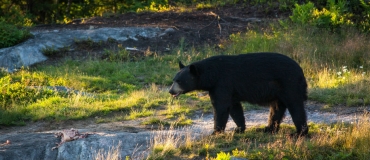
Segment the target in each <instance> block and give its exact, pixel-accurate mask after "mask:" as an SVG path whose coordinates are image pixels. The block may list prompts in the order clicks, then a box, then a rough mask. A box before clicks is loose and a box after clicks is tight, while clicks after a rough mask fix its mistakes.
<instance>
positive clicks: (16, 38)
mask: <svg viewBox="0 0 370 160" xmlns="http://www.w3.org/2000/svg"><path fill="white" fill-rule="evenodd" d="M31 36H32V34H31V33H30V32H29V31H28V30H27V29H19V28H18V27H16V26H15V25H12V24H8V23H5V22H3V21H1V20H0V48H5V47H10V46H14V45H16V44H18V43H21V42H23V41H25V40H27V39H28V38H29V37H31Z"/></svg>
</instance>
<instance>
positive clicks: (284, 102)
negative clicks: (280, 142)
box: [169, 52, 308, 136]
mask: <svg viewBox="0 0 370 160" xmlns="http://www.w3.org/2000/svg"><path fill="white" fill-rule="evenodd" d="M179 66H180V71H179V72H178V73H177V74H176V76H175V78H174V79H173V84H172V86H171V88H170V90H169V92H170V94H171V95H172V96H174V97H177V96H179V95H180V94H185V93H187V92H190V91H193V90H204V91H208V92H209V96H210V98H211V102H212V105H213V109H214V132H213V133H214V134H215V133H219V132H223V131H224V130H225V127H226V123H227V120H228V117H229V115H230V116H231V118H232V119H233V120H234V122H235V123H236V125H237V129H236V131H237V132H244V130H245V118H244V113H243V108H242V105H241V101H246V102H249V103H251V104H258V105H269V106H270V116H269V120H268V125H267V127H265V128H264V131H265V132H270V133H275V132H277V131H278V130H279V126H280V123H281V122H282V120H283V118H284V114H285V111H286V109H288V111H289V112H290V115H291V116H292V119H293V122H294V125H295V127H296V130H297V132H296V134H293V135H297V136H304V135H307V133H308V126H307V116H306V111H305V109H304V101H305V100H307V83H306V79H305V77H304V74H303V71H302V68H301V67H300V66H299V65H298V64H297V63H296V62H295V61H294V60H292V59H291V58H289V57H287V56H285V55H282V54H279V53H267V52H266V53H249V54H241V55H232V56H226V55H220V56H213V57H210V58H206V59H204V60H201V61H198V62H194V63H192V64H190V65H188V66H184V65H183V64H182V63H181V62H179Z"/></svg>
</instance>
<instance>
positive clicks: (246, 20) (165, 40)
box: [32, 6, 287, 63]
mask: <svg viewBox="0 0 370 160" xmlns="http://www.w3.org/2000/svg"><path fill="white" fill-rule="evenodd" d="M281 17H287V13H279V12H276V13H268V14H266V13H264V12H259V11H258V8H257V9H256V8H253V7H238V6H229V7H223V8H214V9H204V10H195V9H194V10H193V11H192V12H177V11H171V12H160V13H138V14H136V13H127V14H121V15H112V16H106V17H94V18H89V19H84V20H81V19H79V20H75V21H73V22H72V23H70V24H66V25H40V26H37V27H34V28H33V29H32V30H33V31H37V30H50V31H53V30H64V29H66V30H76V29H96V28H102V27H159V28H162V29H168V28H170V30H172V31H171V32H168V33H169V34H166V35H165V36H159V37H156V38H152V39H149V38H144V37H143V38H141V39H140V37H138V38H139V40H138V41H134V40H128V41H124V42H117V41H114V40H112V41H109V42H103V43H99V44H97V43H96V44H95V45H91V44H90V45H88V44H79V45H75V46H72V48H73V50H71V51H68V52H64V53H63V56H65V55H69V56H70V57H72V58H84V57H85V58H86V56H88V57H91V56H100V57H101V56H102V54H101V53H102V52H103V51H104V49H111V50H112V49H113V50H114V49H117V46H118V45H121V46H122V47H135V48H137V49H138V50H139V53H134V54H144V52H145V51H150V52H155V53H157V54H161V53H166V52H168V51H170V50H173V49H175V47H178V46H179V44H180V41H181V39H183V40H184V45H185V46H184V48H185V49H186V48H190V47H192V46H200V45H209V46H215V47H217V44H219V43H220V42H223V41H225V40H227V39H228V38H229V36H230V34H232V33H238V32H245V31H247V30H248V29H251V28H256V27H259V28H263V27H265V26H266V25H268V23H269V22H271V21H274V20H277V19H278V18H281ZM140 51H141V52H140ZM87 54H88V55H87ZM58 58H60V57H51V58H49V62H50V61H55V60H57V59H58ZM103 58H104V57H103ZM46 63H47V62H46Z"/></svg>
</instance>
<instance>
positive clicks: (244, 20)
mask: <svg viewBox="0 0 370 160" xmlns="http://www.w3.org/2000/svg"><path fill="white" fill-rule="evenodd" d="M287 16H288V14H287V13H279V12H271V13H268V14H266V13H264V12H259V11H258V8H257V9H256V8H253V7H250V8H245V7H244V8H243V7H238V6H232V7H223V8H215V9H205V10H194V11H193V12H161V13H139V14H135V13H128V14H122V15H114V16H109V17H95V18H90V19H86V20H75V21H74V22H73V23H71V24H67V25H42V26H36V27H34V28H33V29H32V30H33V31H36V30H50V31H52V30H62V29H69V30H75V29H92V28H102V27H160V28H163V29H166V28H172V29H174V30H175V32H170V34H167V35H166V36H162V37H161V38H154V39H144V38H143V39H141V40H139V41H134V40H129V41H126V42H117V41H114V40H113V41H109V42H103V43H102V44H99V45H93V46H91V45H85V47H84V45H78V46H75V47H74V49H73V50H72V51H66V53H63V54H65V55H64V56H66V55H67V56H68V55H69V56H71V57H72V58H86V57H89V56H94V55H95V56H96V55H98V56H99V57H102V54H100V53H101V52H103V51H104V49H105V48H108V49H112V48H113V49H114V48H116V47H117V45H118V44H121V45H122V46H123V47H136V48H138V49H139V50H141V51H146V50H148V49H149V50H150V51H152V52H157V53H166V52H167V51H168V48H170V49H174V48H175V47H176V46H178V45H179V43H180V40H181V39H182V38H184V41H185V44H186V46H185V48H186V47H191V46H199V45H204V44H208V45H210V46H217V44H218V43H220V42H223V41H225V40H227V39H228V38H229V35H230V34H232V33H238V32H245V31H247V30H248V29H252V28H256V27H259V28H264V27H265V26H267V25H268V23H270V22H271V21H275V20H277V19H278V18H281V17H287ZM140 54H141V53H140ZM62 58H63V56H62V55H57V56H54V57H50V58H49V60H47V61H46V62H45V63H50V64H53V63H54V62H55V61H58V60H60V59H62ZM307 109H308V110H309V111H317V112H323V111H324V112H334V113H338V114H353V113H360V112H363V110H368V111H370V110H369V107H352V108H349V107H345V106H335V107H329V108H328V107H325V105H322V104H317V103H315V102H308V103H307ZM266 121H267V120H266ZM125 124H130V125H124V124H122V122H114V123H109V124H96V123H95V118H89V119H86V120H80V121H65V122H28V123H27V124H26V126H15V127H14V126H13V127H7V126H0V134H5V133H22V132H41V131H50V130H61V129H68V128H90V129H93V128H94V127H95V128H96V129H97V130H122V131H127V132H139V131H141V130H147V129H148V128H146V126H141V125H139V121H132V122H127V123H125Z"/></svg>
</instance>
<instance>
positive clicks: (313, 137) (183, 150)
mask: <svg viewBox="0 0 370 160" xmlns="http://www.w3.org/2000/svg"><path fill="white" fill-rule="evenodd" d="M368 118H369V117H368V116H364V117H362V118H360V119H359V120H358V121H357V122H353V123H352V124H344V123H336V124H330V125H328V124H310V128H311V131H310V137H302V138H288V137H287V134H288V133H291V132H292V130H294V128H293V127H292V126H286V125H285V126H283V128H282V131H280V132H279V133H278V134H274V135H270V134H265V133H261V132H256V128H250V129H248V130H247V131H246V133H244V134H234V133H232V132H230V133H224V134H220V135H210V136H207V135H206V136H200V138H198V139H197V140H194V139H192V138H194V137H195V134H194V133H192V132H191V131H189V132H186V133H187V134H186V135H182V137H183V138H182V139H179V137H181V136H173V135H174V133H173V132H170V131H166V133H165V134H160V135H156V137H154V143H152V149H153V151H152V153H151V154H150V155H149V158H148V159H192V158H197V159H223V158H224V159H230V157H231V156H233V157H238V158H246V159H368V157H369V156H370V152H369V151H370V150H369V147H370V144H369V143H367V142H368V141H369V140H370V134H369V130H370V127H369V126H370V125H369V121H368ZM178 134H179V133H178ZM198 137H199V136H198Z"/></svg>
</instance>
